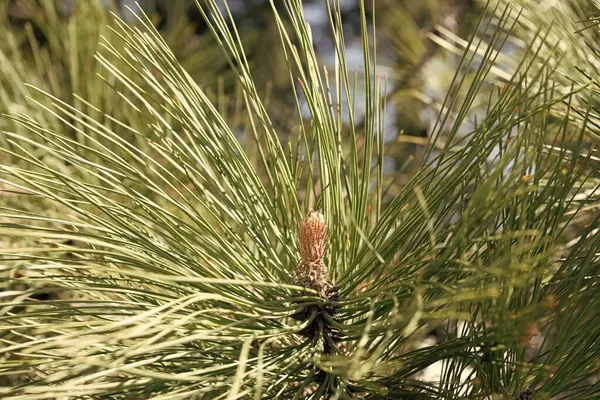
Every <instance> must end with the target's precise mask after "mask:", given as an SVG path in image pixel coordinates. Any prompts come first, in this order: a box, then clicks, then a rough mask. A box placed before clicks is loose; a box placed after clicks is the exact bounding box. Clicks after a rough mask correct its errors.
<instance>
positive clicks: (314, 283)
mask: <svg viewBox="0 0 600 400" xmlns="http://www.w3.org/2000/svg"><path fill="white" fill-rule="evenodd" d="M327 243H328V236H327V223H326V222H325V217H324V216H323V214H321V213H320V212H319V211H310V212H309V213H308V214H307V215H306V217H304V219H303V220H302V222H301V223H300V246H299V247H300V262H299V263H298V266H297V267H296V273H295V281H296V284H297V285H300V286H304V287H306V288H309V289H313V290H316V291H318V292H319V293H321V295H323V296H325V295H326V294H327V291H328V290H329V289H330V288H331V286H332V285H331V282H330V280H329V273H328V271H327V267H326V266H325V263H324V262H323V257H324V256H325V251H326V250H327Z"/></svg>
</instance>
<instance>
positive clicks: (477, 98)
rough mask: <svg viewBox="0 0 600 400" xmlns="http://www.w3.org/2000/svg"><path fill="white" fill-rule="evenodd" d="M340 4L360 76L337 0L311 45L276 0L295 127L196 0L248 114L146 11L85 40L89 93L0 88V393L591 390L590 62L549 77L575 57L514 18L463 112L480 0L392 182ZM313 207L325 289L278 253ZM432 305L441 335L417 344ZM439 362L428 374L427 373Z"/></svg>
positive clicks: (212, 13) (406, 394) (598, 323)
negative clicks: (426, 124)
mask: <svg viewBox="0 0 600 400" xmlns="http://www.w3.org/2000/svg"><path fill="white" fill-rule="evenodd" d="M271 3H272V4H274V3H275V1H272V2H271ZM360 5H361V18H362V24H361V25H362V49H363V52H364V70H365V77H366V78H365V79H363V80H362V82H361V84H362V85H363V87H362V88H360V89H361V90H360V91H359V90H357V89H358V88H357V87H356V84H355V82H356V80H355V77H354V75H353V73H352V72H351V71H348V69H347V68H346V53H345V47H344V36H343V31H342V29H341V26H342V24H341V12H340V9H339V4H338V3H337V2H333V3H329V2H327V7H328V8H327V9H328V12H329V17H330V21H331V27H332V37H333V40H334V43H335V46H336V56H337V62H336V63H335V65H334V66H333V67H331V68H330V69H324V68H323V67H321V66H320V64H319V60H318V57H317V54H316V53H315V50H314V48H313V45H312V38H311V30H310V27H309V26H308V25H307V24H306V22H305V21H304V18H303V13H302V3H301V1H300V0H287V1H285V7H284V10H282V11H280V10H279V9H277V8H276V7H275V6H274V5H273V11H274V13H273V16H274V17H273V21H274V22H273V24H274V26H275V27H276V28H277V32H278V34H279V37H280V39H281V44H282V49H283V52H284V53H283V54H284V55H285V60H286V62H287V63H288V72H289V78H290V88H291V90H292V91H293V94H294V97H295V99H296V104H295V107H296V108H297V114H298V115H297V117H296V118H294V120H293V121H292V122H291V123H290V124H291V125H293V129H292V130H291V132H289V131H288V132H280V131H279V130H278V125H277V124H276V123H274V122H273V118H272V115H271V111H270V108H269V107H267V105H266V104H265V103H266V100H265V98H264V96H263V95H262V94H261V92H262V90H261V88H259V87H257V85H256V82H255V80H254V79H253V76H254V75H253V71H251V68H252V67H254V66H253V65H251V64H250V62H249V61H248V60H247V58H246V56H245V52H244V48H243V45H242V43H241V40H240V37H239V35H238V31H237V30H236V27H235V25H231V24H230V23H229V22H228V21H227V19H226V18H225V17H224V16H223V15H222V14H221V12H220V11H219V9H218V6H217V4H216V3H215V2H214V1H212V0H211V1H208V2H207V6H206V8H204V9H203V10H204V11H203V13H205V14H204V15H205V17H206V19H207V21H208V22H209V27H210V30H211V31H212V33H213V35H214V37H215V38H216V39H217V41H218V43H219V44H220V46H222V48H223V50H224V51H225V54H226V56H227V58H228V60H229V62H230V65H231V69H232V71H233V73H234V76H235V77H236V79H237V80H238V85H239V87H240V88H241V92H242V93H241V100H242V101H243V104H244V107H243V109H244V112H245V115H244V119H245V120H247V121H248V124H247V130H246V133H247V136H245V137H244V138H243V140H241V141H240V140H239V138H238V135H237V133H238V132H237V129H234V128H233V127H232V124H231V123H230V121H228V118H227V117H226V115H225V114H226V112H225V110H224V109H223V108H220V107H218V101H214V98H213V96H211V95H209V94H208V93H207V91H206V90H203V89H202V88H201V87H200V86H199V85H198V84H197V83H196V81H195V80H194V79H193V77H192V76H191V75H190V74H189V73H188V72H187V71H186V69H185V68H184V67H182V65H181V63H180V62H179V61H178V60H177V58H176V56H175V55H174V53H173V52H172V50H171V49H170V48H169V46H168V44H167V42H166V41H165V39H164V38H163V37H161V35H160V34H159V33H158V32H157V31H156V30H155V28H154V27H153V25H152V23H151V21H150V20H149V19H148V18H146V17H145V16H143V15H142V16H141V17H140V18H139V20H137V21H136V22H135V23H131V24H127V23H125V22H123V21H120V20H119V19H116V20H115V21H114V23H112V24H111V27H112V28H111V29H112V31H111V32H112V33H108V32H107V34H106V35H104V36H103V38H102V40H101V44H100V46H98V47H95V46H94V47H93V49H94V50H93V52H95V51H96V49H98V50H99V51H98V52H97V54H96V56H95V58H96V60H97V64H95V65H94V67H93V71H95V72H94V73H93V74H92V75H94V77H95V76H96V75H95V73H96V72H98V74H99V75H100V76H101V77H102V78H100V77H97V78H94V79H97V80H98V81H97V83H95V84H94V85H97V87H96V86H93V87H90V88H89V90H87V91H86V90H83V93H84V94H85V96H91V99H89V100H87V99H86V97H73V98H72V99H71V98H69V96H70V94H65V96H66V97H65V96H60V95H58V94H56V93H54V92H53V91H52V90H51V89H49V88H46V87H45V86H44V85H45V84H40V86H42V87H41V88H39V89H37V90H36V91H35V92H34V93H35V94H34V97H35V98H38V97H40V98H42V100H39V101H37V102H36V101H33V102H31V103H29V104H28V105H27V107H28V109H27V110H29V108H31V110H34V112H29V111H26V110H21V109H19V108H17V109H10V110H7V111H10V112H11V115H10V117H6V120H5V121H3V122H2V123H3V125H2V126H3V132H2V136H1V138H2V152H3V162H2V163H1V165H0V182H1V183H2V185H3V186H2V188H3V189H2V192H1V193H2V203H1V205H2V206H1V213H0V237H2V238H7V239H6V242H5V243H4V244H3V247H2V248H1V249H0V257H1V258H0V260H2V269H3V272H6V276H7V277H6V278H4V279H2V285H3V290H4V291H3V292H2V293H0V294H1V300H2V303H1V304H0V340H1V341H2V346H1V348H0V371H1V374H2V375H5V376H10V377H11V379H12V380H13V384H10V385H6V386H4V387H1V388H0V393H2V394H3V398H6V399H21V400H25V399H55V398H82V399H89V398H105V399H140V398H153V399H154V398H156V399H194V398H197V399H219V398H221V399H235V398H254V399H260V398H267V397H270V398H281V399H291V398H313V399H318V398H339V399H346V398H368V399H378V398H379V399H384V398H394V399H400V398H418V399H428V398H430V399H440V398H446V399H456V398H460V397H461V396H463V397H468V398H518V397H519V396H521V395H523V396H525V394H524V393H526V391H527V390H531V391H533V392H534V396H535V398H536V399H537V398H540V399H546V398H547V399H550V398H554V397H556V396H558V397H559V398H560V396H562V397H563V398H565V397H566V396H571V398H578V399H587V398H590V399H591V398H598V392H599V389H600V387H599V384H598V383H597V374H598V367H599V365H598V361H597V360H598V356H599V355H600V339H599V338H600V316H599V315H598V313H597V312H596V310H597V309H598V307H599V306H600V304H599V303H600V293H599V290H600V288H599V287H598V284H597V276H598V259H597V257H598V256H597V249H598V240H599V236H598V234H597V219H598V216H597V210H596V207H595V204H596V203H595V199H596V197H597V194H596V190H597V188H598V180H597V179H598V177H597V167H598V158H597V157H596V156H595V148H594V147H593V146H590V142H589V136H594V135H596V134H597V133H598V128H597V125H596V124H595V123H594V120H593V119H591V117H593V116H594V115H595V113H596V112H597V109H596V108H594V106H593V104H594V102H593V99H594V97H595V96H596V95H597V91H596V89H595V88H596V83H595V81H594V80H593V78H589V80H587V81H581V82H575V83H571V82H566V83H565V81H564V77H561V76H560V71H561V70H560V68H559V67H560V66H562V65H564V64H563V63H569V62H571V61H573V60H569V59H568V58H567V59H562V60H557V59H556V58H555V57H554V54H552V53H550V54H547V55H546V56H545V57H543V56H541V54H542V53H541V52H540V49H542V48H544V46H546V44H545V43H539V42H538V41H536V40H532V41H531V44H530V45H528V46H526V49H525V51H524V54H522V57H521V61H520V62H519V63H518V64H515V65H514V70H513V71H512V73H511V75H510V79H509V81H508V82H505V84H504V85H503V86H502V88H501V89H500V88H498V89H496V90H494V91H493V92H492V93H491V94H490V95H489V96H488V97H487V98H486V102H485V103H484V106H485V114H484V115H483V116H482V117H480V118H478V119H477V120H473V121H471V120H470V119H471V116H472V113H473V110H474V109H480V108H481V95H480V94H481V90H482V88H484V87H489V82H490V81H493V80H494V78H493V74H491V71H495V69H494V68H496V67H497V65H498V62H499V59H500V58H501V55H500V53H499V52H498V51H496V50H498V49H499V48H502V46H503V45H504V44H505V43H506V42H507V40H509V39H511V38H512V37H513V36H511V28H512V27H513V23H514V19H513V18H512V15H513V14H512V10H510V9H509V8H502V7H500V6H498V7H492V8H491V9H490V10H489V11H488V13H486V14H484V16H483V17H482V18H481V20H480V21H479V26H478V28H477V29H478V30H477V32H478V33H480V32H485V35H484V38H485V43H484V42H483V41H481V40H480V39H479V37H478V36H476V35H474V36H473V37H472V39H471V40H470V41H469V42H467V43H466V44H465V45H466V46H465V47H466V50H465V51H464V53H463V55H462V58H461V60H460V64H459V68H458V72H457V74H456V75H455V77H454V79H453V81H452V84H451V87H450V89H449V92H448V93H449V94H448V96H447V97H446V99H445V101H444V104H442V105H441V107H440V113H439V118H438V120H437V121H436V123H435V127H434V129H433V132H432V135H431V136H432V137H431V140H430V142H429V144H428V147H427V150H426V151H425V156H424V157H423V160H421V167H420V168H419V170H418V171H417V172H416V173H415V174H414V176H413V177H412V178H411V179H410V181H409V182H408V183H407V184H406V185H405V186H404V187H403V189H402V191H401V192H400V193H399V194H397V195H393V196H392V195H389V194H388V192H387V188H388V186H389V185H390V183H391V182H392V180H393V177H392V176H390V175H389V174H388V173H386V172H385V171H384V160H385V155H386V149H385V145H384V138H383V132H384V123H383V114H384V112H385V107H386V101H385V96H386V88H385V85H386V83H385V81H384V80H383V79H382V78H381V76H380V74H379V73H378V70H377V68H378V65H377V63H376V62H373V61H374V60H376V51H375V50H374V49H376V48H377V45H376V43H375V39H374V38H373V37H371V36H370V35H369V33H368V29H367V17H366V11H365V6H364V4H363V3H362V2H361V3H360ZM493 12H495V13H496V14H497V15H500V18H499V19H492V18H489V17H490V15H492V13H493ZM376 17H377V13H375V15H374V16H373V20H374V21H373V22H374V26H377V20H375V18H376ZM492 21H493V24H492ZM545 33H546V32H544V31H542V32H541V33H540V34H539V35H538V36H536V38H539V37H547V36H544V35H545ZM74 37H75V36H74ZM15 52H16V50H15ZM17 53H18V52H17ZM540 59H541V60H542V62H540ZM84 64H85V65H86V68H91V67H90V66H89V65H87V63H84ZM13 65H14V64H13ZM7 68H8V67H7ZM13 68H16V67H13ZM73 73H75V72H73ZM557 75H559V77H558V78H557ZM17 79H21V78H15V80H17ZM100 81H105V82H106V83H107V84H106V85H100ZM297 82H298V83H297ZM11 87H14V88H20V86H17V85H16V84H15V82H14V81H13V82H12V86H11ZM100 87H102V88H100ZM72 89H73V90H74V91H76V92H77V88H76V87H75V85H74V86H73V88H72ZM15 90H16V89H15ZM19 90H22V91H23V90H24V89H22V88H20V89H19ZM96 90H98V92H97V91H96ZM32 91H33V89H32ZM5 93H9V91H8V90H5ZM357 93H362V95H364V103H365V104H366V113H365V116H364V118H363V121H362V122H361V125H362V126H361V129H360V130H359V129H358V128H357V125H358V121H356V120H355V110H354V104H355V103H356V102H357V96H358V95H357ZM94 96H97V97H94ZM21 102H23V103H24V104H25V98H24V95H23V97H18V98H16V100H14V103H15V104H21ZM98 103H100V104H105V107H101V106H100V105H99V104H98ZM3 104H7V102H4V103H3ZM584 105H590V106H589V108H585V107H584ZM303 108H306V109H308V110H309V111H310V117H308V118H303V117H302V115H303ZM346 115H347V116H348V117H347V119H346ZM346 120H348V121H349V122H348V123H346V122H344V121H346ZM465 126H471V129H469V132H468V134H463V133H462V131H461V129H464V127H465ZM282 138H285V139H282ZM4 160H6V161H4ZM311 209H319V210H321V212H322V213H323V215H324V216H325V220H326V222H327V224H328V229H329V233H330V235H329V248H328V251H327V253H326V255H325V259H324V262H325V263H326V266H327V269H328V271H330V273H331V276H330V279H331V280H332V282H333V283H334V288H333V290H332V291H331V292H330V293H327V294H322V293H318V292H316V291H314V290H309V289H306V288H303V287H300V286H298V285H296V284H294V279H293V276H294V270H295V268H296V266H297V264H298V262H299V260H300V253H299V250H298V243H299V238H298V229H297V227H298V224H299V223H300V221H301V220H302V218H303V216H304V215H306V214H307V212H308V211H309V210H311ZM3 240H4V239H3ZM41 292H44V293H53V294H55V296H54V297H52V298H51V299H49V300H45V301H35V300H34V299H33V297H34V296H35V295H36V294H39V293H41ZM434 328H437V329H441V330H443V331H444V332H445V335H446V340H445V341H444V342H443V343H440V344H438V345H435V346H429V347H423V346H422V340H423V337H424V335H425V334H426V333H427V332H428V331H430V330H432V329H434ZM534 338H541V339H539V341H538V343H537V344H536V345H533V344H532V342H533V339H534ZM436 362H441V363H442V364H443V369H442V374H441V379H440V381H439V382H430V381H426V380H424V379H422V378H421V375H420V373H421V372H422V371H423V370H424V369H426V368H427V367H428V366H430V365H432V364H434V363H436Z"/></svg>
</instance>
